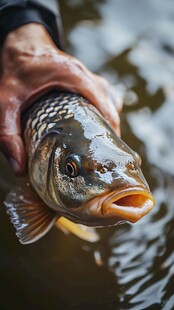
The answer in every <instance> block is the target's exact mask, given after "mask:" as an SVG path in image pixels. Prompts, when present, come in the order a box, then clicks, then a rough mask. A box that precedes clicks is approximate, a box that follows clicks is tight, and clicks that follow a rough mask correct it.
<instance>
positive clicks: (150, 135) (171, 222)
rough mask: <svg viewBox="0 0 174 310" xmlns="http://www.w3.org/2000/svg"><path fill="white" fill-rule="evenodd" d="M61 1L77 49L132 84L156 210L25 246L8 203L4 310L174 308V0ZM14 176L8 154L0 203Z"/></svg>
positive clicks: (128, 135)
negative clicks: (89, 232)
mask: <svg viewBox="0 0 174 310" xmlns="http://www.w3.org/2000/svg"><path fill="white" fill-rule="evenodd" d="M61 7H62V14H63V16H64V19H63V20H64V25H65V33H66V34H67V43H68V44H67V45H68V48H69V51H71V52H72V53H74V55H76V56H77V57H79V58H80V59H81V60H83V61H84V62H85V63H86V65H88V66H89V67H90V69H91V70H93V71H97V72H99V73H101V74H103V75H104V76H106V77H107V78H108V79H109V80H110V81H112V82H113V83H120V82H124V83H125V85H126V88H127V89H129V104H127V106H125V108H124V111H123V113H122V134H123V138H124V140H125V141H126V142H127V143H128V144H129V145H130V146H131V147H132V148H133V149H135V150H136V151H138V152H139V153H140V154H141V156H142V157H143V170H144V173H145V176H146V178H147V180H148V182H149V184H150V187H151V189H152V191H153V194H154V196H155V199H156V208H154V210H153V211H152V212H151V213H150V214H149V215H148V216H146V217H145V218H143V220H141V221H140V222H139V223H136V224H135V225H128V224H124V225H121V226H117V227H113V228H108V229H107V228H105V229H99V233H100V235H101V240H102V241H99V242H98V243H96V244H92V245H91V244H88V243H87V242H84V241H82V240H79V239H78V238H76V237H75V236H71V235H69V236H64V235H63V233H61V232H59V231H58V230H57V229H56V228H53V229H52V230H51V232H50V233H49V234H48V235H47V236H46V237H45V238H43V239H42V240H40V241H39V242H38V243H36V244H33V245H30V246H22V245H20V244H19V243H18V241H17V239H16V237H15V235H14V229H13V227H12V226H11V224H10V223H9V219H8V217H7V215H6V214H5V211H4V208H3V207H2V208H1V209H0V218H1V226H0V230H1V233H0V244H1V252H0V274H1V278H0V283H1V302H0V309H2V310H4V309H11V308H12V306H13V308H15V307H18V308H21V309H27V310H29V309H32V310H33V309H46V310H47V309H58V310H61V309H62V310H65V309H66V310H68V309H100V310H101V309H107V310H110V309H111V310H117V309H134V310H135V309H136V310H141V309H164V310H170V309H173V308H174V295H173V290H174V252H173V243H174V178H173V177H174V155H173V154H174V140H173V139H174V138H173V137H174V123H173V115H174V103H173V101H174V91H173V89H174V74H173V73H174V59H173V58H174V57H173V56H174V37H173V30H174V6H173V1H172V0H141V1H139V0H131V1H129V0H122V1H120V0H107V1H104V0H103V1H102V0H98V1H90V0H86V1H82V0H76V1H72V0H66V1H61ZM130 94H132V95H131V96H133V98H134V100H132V99H131V100H132V101H131V100H130ZM138 98H139V101H137V100H138ZM127 102H128V101H127ZM131 102H132V103H134V105H132V106H131ZM15 182H16V180H15V178H12V175H11V173H10V171H9V169H8V167H7V165H6V164H5V163H4V160H3V159H2V160H1V173H0V188H1V197H0V199H1V204H2V202H3V199H4V197H5V193H6V192H7V191H8V188H9V187H10V184H12V183H15ZM5 293H6V294H7V293H8V296H9V298H7V297H5Z"/></svg>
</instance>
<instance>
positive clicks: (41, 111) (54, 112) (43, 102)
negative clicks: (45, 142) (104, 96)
mask: <svg viewBox="0 0 174 310" xmlns="http://www.w3.org/2000/svg"><path fill="white" fill-rule="evenodd" d="M80 99H83V102H84V101H86V102H87V100H85V99H84V98H83V97H81V96H79V95H75V96H72V94H71V93H66V92H64V93H58V92H56V93H55V92H54V94H53V95H50V94H48V95H46V96H43V97H42V99H40V100H39V101H37V104H33V106H32V107H31V108H30V109H29V111H27V113H26V114H25V115H24V117H23V123H24V126H25V130H24V138H25V144H26V149H27V152H28V154H29V155H31V154H33V152H34V150H35V149H36V147H37V146H38V144H39V142H40V140H41V139H42V138H43V137H44V136H45V135H46V134H47V133H49V132H50V131H51V130H53V129H54V128H57V127H58V126H59V124H60V121H61V120H62V119H64V120H65V119H67V120H68V119H69V118H72V117H73V116H74V114H73V112H72V110H73V109H74V108H76V107H77V106H79V102H80Z"/></svg>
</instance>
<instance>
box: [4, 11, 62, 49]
mask: <svg viewBox="0 0 174 310" xmlns="http://www.w3.org/2000/svg"><path fill="white" fill-rule="evenodd" d="M0 13H1V14H0V45H2V44H3V42H4V40H5V38H6V36H7V35H8V33H9V32H10V31H12V30H14V29H16V28H18V27H20V26H22V25H25V24H29V23H38V24H42V25H43V26H44V27H45V28H46V29H47V31H48V32H49V34H50V36H51V37H52V39H53V41H54V43H55V44H56V45H57V47H58V48H59V49H62V27H61V21H60V17H59V16H56V15H55V14H54V13H53V12H52V11H49V10H47V8H42V7H41V8H39V9H37V8H35V7H34V8H26V7H25V8H23V7H8V9H6V10H4V11H2V12H0Z"/></svg>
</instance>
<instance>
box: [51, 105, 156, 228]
mask: <svg viewBox="0 0 174 310" xmlns="http://www.w3.org/2000/svg"><path fill="white" fill-rule="evenodd" d="M87 112H88V114H87V117H86V118H85V117H84V116H83V117H81V115H80V116H79V115H78V116H76V117H74V118H73V119H72V120H71V121H69V122H68V123H67V124H64V128H63V130H62V132H61V135H60V136H59V138H58V139H57V144H56V145H55V149H54V152H53V156H52V160H51V164H50V171H49V176H50V178H49V181H48V182H49V184H48V186H47V187H48V189H49V195H50V196H51V200H52V201H54V206H53V207H54V208H55V209H56V210H57V211H58V212H59V213H60V214H61V215H62V216H64V217H67V218H68V219H70V220H72V221H74V222H76V223H81V224H85V225H89V226H105V225H114V224H116V223H118V222H120V221H130V222H136V221H138V220H139V219H141V218H142V217H143V216H144V215H145V214H147V213H148V212H149V211H150V210H151V209H152V208H153V207H154V204H155V202H154V198H153V196H152V194H151V192H150V189H149V186H148V184H147V182H146V180H145V178H144V176H143V173H142V171H141V158H140V156H139V155H138V154H137V153H136V152H134V151H133V150H131V149H130V147H129V146H127V145H126V144H125V143H124V142H123V141H122V140H121V139H120V138H119V137H118V136H117V135H116V134H115V133H114V132H113V130H112V129H111V128H110V127H109V125H108V123H107V122H106V121H105V120H104V119H103V118H102V117H101V116H100V115H99V114H98V113H97V112H95V110H94V109H93V108H92V109H91V110H90V111H89V110H88V111H87ZM89 114H91V115H89Z"/></svg>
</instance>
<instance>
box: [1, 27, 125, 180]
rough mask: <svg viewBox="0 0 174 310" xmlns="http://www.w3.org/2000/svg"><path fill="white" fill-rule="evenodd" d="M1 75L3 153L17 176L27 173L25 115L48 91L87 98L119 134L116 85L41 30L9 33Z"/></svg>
mask: <svg viewBox="0 0 174 310" xmlns="http://www.w3.org/2000/svg"><path fill="white" fill-rule="evenodd" d="M0 73H1V75H0V149H1V150H2V152H3V153H4V154H5V156H6V157H7V159H8V161H9V163H10V165H11V167H12V169H13V171H14V173H15V174H16V175H22V174H24V173H25V171H26V155H25V147H24V144H23V140H22V137H21V112H22V111H24V110H25V109H26V108H27V107H28V106H29V105H30V104H31V103H32V102H33V100H35V99H36V98H39V97H40V96H41V95H42V94H44V93H46V92H47V91H48V90H50V89H53V88H58V89H62V90H67V91H71V92H75V93H78V94H80V95H82V96H84V97H85V98H87V99H88V100H89V101H90V102H91V103H92V104H93V105H94V106H96V108H97V109H98V110H99V111H100V112H101V114H102V115H103V116H104V117H105V119H106V120H108V122H109V123H110V125H111V126H112V127H113V129H114V130H115V131H116V133H117V134H118V135H119V134H120V119H119V111H120V109H121V102H118V101H117V100H116V98H115V95H114V90H113V88H112V86H111V85H109V84H108V83H107V81H106V80H105V79H103V78H102V77H100V76H98V75H96V74H93V73H92V72H90V71H89V70H88V69H87V68H86V67H85V66H84V65H83V64H82V63H81V62H80V61H79V60H77V59H76V58H74V57H72V56H70V55H68V54H66V53H64V52H62V51H61V50H59V49H58V48H57V47H56V46H55V44H54V43H53V41H52V39H51V37H50V36H49V34H48V33H47V31H46V29H45V28H44V27H43V26H42V25H39V24H34V23H31V24H27V25H24V26H21V27H19V28H17V29H16V30H14V31H12V32H11V33H9V34H8V36H7V38H6V40H5V43H4V46H3V50H2V56H1V72H0Z"/></svg>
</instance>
